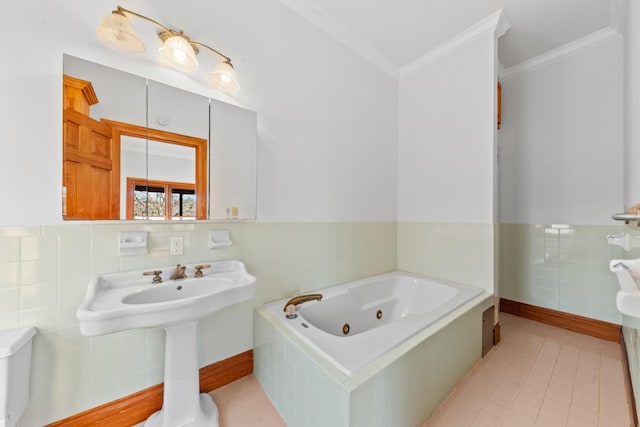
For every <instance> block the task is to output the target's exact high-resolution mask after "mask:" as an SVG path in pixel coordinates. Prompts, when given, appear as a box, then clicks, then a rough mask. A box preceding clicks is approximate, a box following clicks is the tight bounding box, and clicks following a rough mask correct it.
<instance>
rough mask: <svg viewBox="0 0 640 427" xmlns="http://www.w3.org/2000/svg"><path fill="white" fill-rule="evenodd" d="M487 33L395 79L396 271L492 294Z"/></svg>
mask: <svg viewBox="0 0 640 427" xmlns="http://www.w3.org/2000/svg"><path fill="white" fill-rule="evenodd" d="M493 30H494V29H491V30H489V31H485V32H484V33H482V35H479V36H478V37H477V38H476V39H475V40H474V41H472V42H469V43H461V44H460V45H458V46H457V48H455V49H453V50H452V51H448V52H447V53H446V54H444V55H442V56H439V57H436V59H434V60H432V61H429V62H427V63H426V64H424V65H423V66H421V67H419V68H412V69H411V71H410V72H408V73H405V74H404V75H403V76H402V78H401V81H400V107H399V109H400V119H399V128H400V132H399V141H398V221H399V222H398V268H399V269H401V270H406V271H411V272H414V273H418V274H423V275H426V276H430V277H434V278H439V279H445V280H452V281H455V282H458V283H464V284H467V285H470V286H475V287H479V288H482V289H484V290H487V291H489V292H494V288H495V279H494V276H495V269H494V229H493V222H494V215H495V213H494V211H495V206H494V204H495V202H494V193H495V191H494V185H495V181H494V179H495V177H494V171H495V165H494V159H495V156H494V152H495V127H496V114H495V112H496V104H495V102H496V97H495V94H496V67H495V64H496V55H497V53H496V41H495V35H494V31H493Z"/></svg>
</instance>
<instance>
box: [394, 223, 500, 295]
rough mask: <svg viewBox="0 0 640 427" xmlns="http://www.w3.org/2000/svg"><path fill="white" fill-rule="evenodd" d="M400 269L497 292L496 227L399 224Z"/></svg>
mask: <svg viewBox="0 0 640 427" xmlns="http://www.w3.org/2000/svg"><path fill="white" fill-rule="evenodd" d="M398 269H399V270H404V271H408V272H412V273H416V274H421V275H424V276H428V277H433V278H439V279H446V280H450V281H453V282H457V283H463V284H466V285H470V286H474V287H477V288H481V289H484V290H486V291H490V292H493V290H494V225H493V224H454V223H432V222H408V221H404V222H399V223H398Z"/></svg>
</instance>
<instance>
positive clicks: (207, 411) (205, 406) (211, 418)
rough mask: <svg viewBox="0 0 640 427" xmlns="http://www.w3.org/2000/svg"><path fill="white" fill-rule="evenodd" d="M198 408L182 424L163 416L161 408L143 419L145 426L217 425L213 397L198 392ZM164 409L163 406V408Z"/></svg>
mask: <svg viewBox="0 0 640 427" xmlns="http://www.w3.org/2000/svg"><path fill="white" fill-rule="evenodd" d="M199 403H200V408H199V411H197V413H196V414H193V419H191V420H185V422H183V423H182V424H174V422H173V421H170V420H168V419H167V417H166V416H165V415H166V414H165V413H164V412H163V410H162V409H161V410H159V411H158V412H154V413H153V414H151V416H150V417H149V418H147V421H145V423H144V426H145V427H170V426H173V427H178V426H189V427H218V426H219V424H218V407H217V406H216V404H215V403H213V399H211V396H209V395H208V394H207V393H202V394H200V399H199ZM163 409H164V408H163Z"/></svg>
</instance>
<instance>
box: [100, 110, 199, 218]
mask: <svg viewBox="0 0 640 427" xmlns="http://www.w3.org/2000/svg"><path fill="white" fill-rule="evenodd" d="M101 121H102V122H105V123H107V124H108V125H109V126H111V129H113V141H114V147H115V149H117V150H118V152H119V150H120V145H121V138H122V136H123V135H124V136H131V137H135V138H143V139H148V140H150V141H158V142H166V143H169V144H176V145H182V146H184V147H192V148H194V149H195V172H196V176H195V179H196V184H195V194H196V219H207V181H208V180H207V158H208V155H207V147H208V142H207V140H206V139H203V138H196V137H193V136H188V135H182V134H178V133H173V132H167V131H163V130H158V129H153V128H147V127H144V126H137V125H133V124H130V123H124V122H118V121H115V120H108V119H102V120H101ZM145 184H146V182H145ZM127 200H129V190H128V184H127ZM127 219H133V210H132V211H131V216H129V203H128V202H127Z"/></svg>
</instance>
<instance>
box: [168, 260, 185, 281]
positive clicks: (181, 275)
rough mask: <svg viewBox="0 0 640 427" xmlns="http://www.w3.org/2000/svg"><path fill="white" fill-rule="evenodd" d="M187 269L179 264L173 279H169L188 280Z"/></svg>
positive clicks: (172, 274)
mask: <svg viewBox="0 0 640 427" xmlns="http://www.w3.org/2000/svg"><path fill="white" fill-rule="evenodd" d="M186 269H187V267H186V266H184V265H180V264H178V265H177V266H176V269H175V271H174V272H173V273H171V277H169V279H171V280H178V279H186V278H187V274H186V272H185V271H186Z"/></svg>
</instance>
